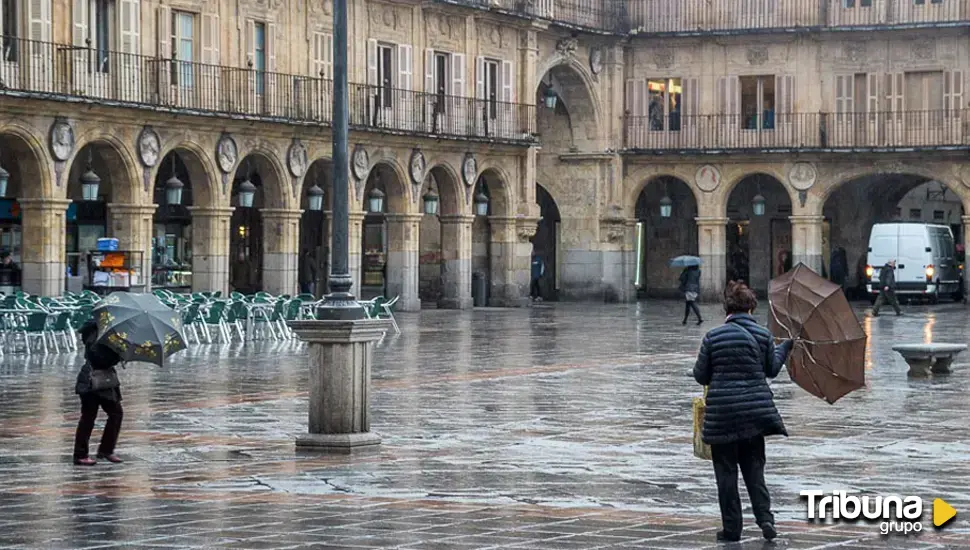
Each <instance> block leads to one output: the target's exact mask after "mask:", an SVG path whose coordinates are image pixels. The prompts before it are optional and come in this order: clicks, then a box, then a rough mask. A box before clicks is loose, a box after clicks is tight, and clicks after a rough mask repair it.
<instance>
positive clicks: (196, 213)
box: [189, 206, 233, 296]
mask: <svg viewBox="0 0 970 550" xmlns="http://www.w3.org/2000/svg"><path fill="white" fill-rule="evenodd" d="M232 211H233V209H232V208H206V207H201V206H190V207H189V212H191V213H192V291H193V292H216V291H219V292H222V294H223V295H224V296H227V295H228V294H229V231H230V229H229V228H230V222H231V220H232Z"/></svg>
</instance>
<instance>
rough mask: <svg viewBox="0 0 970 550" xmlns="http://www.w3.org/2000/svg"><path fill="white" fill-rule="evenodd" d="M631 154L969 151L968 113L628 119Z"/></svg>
mask: <svg viewBox="0 0 970 550" xmlns="http://www.w3.org/2000/svg"><path fill="white" fill-rule="evenodd" d="M624 134H625V135H624V140H625V141H624V146H625V148H626V150H628V151H632V152H655V153H662V152H701V153H718V152H724V151H739V150H749V151H759V150H782V151H783V150H820V151H825V150H846V149H865V150H883V149H889V150H904V149H956V148H959V149H964V148H970V110H961V109H957V110H934V111H898V112H872V113H790V114H788V113H777V114H776V113H770V112H769V113H765V114H763V115H762V116H751V117H741V116H738V115H698V116H680V115H677V114H671V115H668V116H666V117H660V118H658V117H649V116H642V117H639V116H638V117H633V116H628V117H626V120H625V125H624Z"/></svg>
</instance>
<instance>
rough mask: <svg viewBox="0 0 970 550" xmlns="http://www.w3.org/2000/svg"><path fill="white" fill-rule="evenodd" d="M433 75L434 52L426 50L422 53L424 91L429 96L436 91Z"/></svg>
mask: <svg viewBox="0 0 970 550" xmlns="http://www.w3.org/2000/svg"><path fill="white" fill-rule="evenodd" d="M434 73H435V67H434V50H432V49H427V50H425V51H424V91H425V92H426V93H429V94H433V93H435V92H437V91H438V90H437V89H436V88H435V78H434Z"/></svg>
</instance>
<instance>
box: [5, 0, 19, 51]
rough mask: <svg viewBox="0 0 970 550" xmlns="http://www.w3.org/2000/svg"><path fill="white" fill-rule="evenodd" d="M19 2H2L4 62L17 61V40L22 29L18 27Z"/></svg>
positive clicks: (11, 0) (15, 0)
mask: <svg viewBox="0 0 970 550" xmlns="http://www.w3.org/2000/svg"><path fill="white" fill-rule="evenodd" d="M18 1H19V0H0V19H2V20H3V21H2V24H3V60H4V61H17V38H19V36H20V32H18V31H19V30H20V29H19V26H18V25H17V17H18V16H19V15H20V14H19V13H18V12H17V2H18Z"/></svg>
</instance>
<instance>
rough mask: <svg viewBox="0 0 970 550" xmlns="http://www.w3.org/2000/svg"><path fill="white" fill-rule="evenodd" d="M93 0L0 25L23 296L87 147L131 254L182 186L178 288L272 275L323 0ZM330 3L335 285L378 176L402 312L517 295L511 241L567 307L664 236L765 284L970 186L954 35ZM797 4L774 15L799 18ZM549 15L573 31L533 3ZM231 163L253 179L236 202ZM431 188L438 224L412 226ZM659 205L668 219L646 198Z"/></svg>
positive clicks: (657, 266) (301, 229) (325, 20)
mask: <svg viewBox="0 0 970 550" xmlns="http://www.w3.org/2000/svg"><path fill="white" fill-rule="evenodd" d="M802 3H804V4H811V2H810V1H809V0H804V1H803V2H802ZM107 4H108V5H109V8H108V12H107V13H106V14H99V13H98V12H97V9H98V8H97V7H96V6H95V3H89V2H85V1H70V2H69V1H67V0H37V1H36V2H31V3H30V7H29V9H26V10H25V11H24V13H22V14H16V15H15V16H14V17H15V18H16V19H17V28H18V33H19V34H18V37H19V38H23V39H30V40H36V41H39V42H36V43H31V44H33V45H31V46H30V47H29V48H27V45H28V43H26V42H17V43H18V44H20V50H18V51H20V52H21V54H19V56H18V57H16V59H14V60H12V61H11V60H7V61H5V62H3V63H0V79H2V80H3V82H4V89H3V91H2V92H0V94H3V95H5V97H4V101H3V102H2V103H0V163H2V165H3V166H4V167H5V168H6V169H7V170H8V171H9V172H10V173H11V184H10V187H9V189H8V191H7V196H8V197H11V198H16V199H17V200H18V202H19V204H20V207H21V212H22V221H21V222H20V223H21V232H22V234H23V238H22V246H21V249H22V250H21V251H20V256H19V259H20V261H21V262H22V264H23V267H24V276H23V286H24V289H25V290H27V291H29V292H32V293H40V294H59V293H60V292H62V291H63V289H64V282H63V277H62V274H63V273H64V271H65V264H67V263H68V261H69V258H67V256H66V254H65V250H66V243H65V242H64V240H63V239H62V238H61V237H60V235H64V234H65V231H66V229H68V228H69V227H70V225H71V224H72V223H73V222H72V221H71V220H68V219H67V216H66V215H64V211H65V208H66V206H67V205H69V204H70V203H71V202H72V201H74V202H76V201H79V200H80V199H81V186H80V184H79V183H78V182H79V178H80V176H81V175H82V173H84V172H85V170H86V169H87V168H88V167H89V166H90V168H91V169H92V170H93V171H94V172H96V173H97V174H98V175H99V176H100V177H101V180H102V183H101V190H100V191H101V192H100V194H101V195H102V202H103V203H105V204H106V205H107V206H106V208H105V210H104V211H105V214H104V215H105V216H106V222H105V223H104V231H105V233H106V234H107V235H109V236H115V237H118V238H119V240H120V241H121V242H122V245H123V246H124V247H127V248H130V249H135V250H143V251H145V252H146V254H145V261H144V265H143V266H142V267H143V269H144V271H145V272H146V273H148V272H149V271H150V270H151V264H152V262H151V252H152V250H151V249H152V237H153V236H154V235H155V231H154V230H153V224H156V223H158V219H159V216H160V215H161V214H160V211H161V210H162V208H161V206H163V205H160V204H159V201H158V197H159V196H162V195H159V194H158V193H156V192H155V190H156V189H155V188H156V187H157V186H159V185H163V184H164V182H165V180H166V179H168V178H169V177H170V176H171V175H172V174H173V173H176V169H178V170H180V171H181V172H179V173H183V174H184V176H185V179H186V180H187V181H186V182H185V183H186V184H187V185H188V186H189V187H190V188H191V193H190V196H191V204H187V205H186V206H188V207H189V208H188V214H187V216H189V217H190V218H191V226H192V231H191V239H190V242H191V250H192V260H191V261H192V271H193V277H192V287H193V288H194V289H195V290H218V291H223V292H228V291H230V290H232V289H234V288H242V287H248V286H252V287H253V288H258V289H264V290H268V291H271V292H274V293H281V294H282V293H295V292H297V289H298V283H299V282H301V261H302V260H301V255H300V253H301V246H303V247H305V246H308V245H307V243H311V242H314V241H313V240H312V239H308V238H307V237H308V235H310V234H311V233H314V234H317V233H321V232H322V233H325V235H329V231H324V230H323V229H322V227H314V226H309V225H307V222H305V220H307V219H309V218H307V217H306V215H305V214H303V213H301V211H303V210H306V209H307V200H306V195H307V190H308V189H310V187H312V186H313V185H314V184H317V185H319V186H320V187H321V188H323V189H324V190H325V192H326V190H327V189H328V187H329V185H330V183H329V181H330V180H329V178H330V175H329V167H330V164H329V163H330V161H329V159H330V157H331V149H332V144H331V143H330V141H329V130H328V121H329V108H330V104H331V101H330V100H331V97H332V96H331V92H330V90H331V87H330V82H329V80H328V79H329V78H330V76H331V75H332V68H333V63H332V45H331V36H332V17H331V15H332V10H331V5H330V2H329V1H323V2H304V1H302V0H272V1H268V0H238V1H236V0H233V1H229V0H208V1H204V2H203V1H200V0H171V1H168V0H112V1H109V2H108V3H107ZM349 4H350V6H349V8H350V21H349V27H350V28H349V32H350V40H349V44H350V51H349V60H350V63H349V66H350V81H351V86H350V94H351V98H350V103H351V105H350V110H351V124H352V131H351V147H352V149H353V151H352V155H351V157H352V158H351V181H350V182H349V185H350V196H351V197H352V204H351V205H350V208H351V231H350V239H351V244H350V259H351V271H352V275H353V278H354V282H355V288H360V286H359V285H360V283H361V281H362V273H363V271H364V270H365V269H369V268H367V267H365V265H364V264H365V262H366V261H369V260H368V258H366V257H365V254H364V251H363V250H362V248H363V242H364V240H365V239H366V235H365V230H364V227H362V224H363V223H367V222H365V216H364V211H365V210H366V208H367V204H368V196H369V193H370V190H371V189H373V188H374V187H375V186H377V187H380V188H381V189H383V190H384V191H385V192H386V193H387V194H388V196H387V198H386V201H385V202H386V205H385V213H384V214H385V215H384V216H383V222H382V223H383V224H384V233H383V237H382V238H383V241H384V242H383V243H382V244H381V246H382V247H384V253H385V255H384V257H385V259H386V272H385V276H384V281H385V283H386V284H385V288H384V291H385V292H386V293H387V294H391V295H399V296H400V297H401V298H400V302H399V307H401V308H402V309H416V308H419V307H420V304H421V292H422V289H425V292H426V297H427V299H428V300H431V301H437V302H438V304H439V305H440V306H442V307H457V308H465V307H470V305H471V303H472V296H471V292H472V288H471V286H472V285H471V279H472V276H473V274H480V275H481V276H483V277H485V278H486V279H487V283H488V284H487V294H488V302H489V303H490V304H492V305H501V306H514V305H520V304H522V303H523V302H524V300H525V297H526V296H527V295H528V287H529V263H530V256H531V255H532V254H533V252H534V251H536V252H539V253H540V254H541V255H544V256H546V258H545V259H546V260H547V265H548V268H549V269H548V277H547V280H546V281H545V283H544V284H545V287H546V288H549V289H550V292H553V293H554V294H555V295H557V296H560V297H563V298H566V299H595V300H606V301H626V300H631V299H634V298H635V297H636V295H637V288H638V287H639V290H640V291H641V292H646V293H647V294H665V293H666V294H672V293H674V292H675V291H676V286H677V283H676V276H677V274H676V273H674V272H672V271H671V270H669V269H668V268H667V267H666V260H667V257H669V256H673V255H677V254H682V253H683V254H697V255H699V256H701V257H702V258H703V259H704V260H705V267H704V270H703V289H704V293H705V295H706V296H709V297H715V296H716V295H717V294H718V293H719V291H720V289H721V288H723V284H724V281H725V280H726V279H727V278H728V277H738V278H747V279H748V280H749V281H750V282H751V283H752V285H753V286H757V287H759V288H760V287H763V286H765V285H766V284H767V280H769V279H770V278H771V277H772V276H773V275H774V274H776V272H777V270H778V269H779V266H782V267H783V264H784V262H785V260H784V258H785V257H788V258H790V259H791V260H792V261H794V262H798V261H802V262H805V263H807V264H808V265H810V266H812V267H814V268H817V269H823V268H824V265H825V262H826V249H827V247H829V246H830V244H831V243H834V242H835V241H839V240H841V241H844V242H845V243H846V244H848V245H849V246H847V248H852V249H853V250H855V252H854V253H853V254H854V256H856V257H858V256H860V255H862V252H863V251H862V250H860V244H861V243H863V242H864V241H865V239H866V238H867V236H864V235H862V234H863V233H865V232H867V231H868V229H867V228H866V227H864V226H865V224H866V223H870V224H871V222H872V221H876V220H877V219H879V218H880V216H882V213H883V212H884V211H885V210H886V209H891V208H893V207H894V205H895V202H894V201H896V202H898V200H900V199H901V198H902V197H903V196H904V195H905V192H907V191H908V190H910V189H912V188H913V187H915V186H917V185H920V184H921V183H923V182H925V181H928V180H935V181H937V182H940V183H942V184H944V185H946V186H947V188H948V189H949V190H950V191H952V193H953V195H955V196H956V197H957V198H958V199H959V200H960V201H962V203H963V205H964V210H963V212H964V213H966V206H967V205H968V204H970V203H968V202H967V201H968V200H970V167H968V166H967V164H966V162H965V160H963V158H962V157H961V155H960V154H959V153H956V152H954V151H962V150H965V149H967V148H968V146H970V139H968V134H967V132H966V127H970V125H968V124H967V117H966V109H965V107H966V101H967V99H966V98H967V96H966V94H965V93H964V89H965V75H966V73H967V71H968V70H970V67H968V66H967V65H968V64H970V61H968V60H970V46H968V45H967V42H966V40H965V36H964V33H963V32H962V31H961V30H960V29H958V28H943V27H944V26H943V25H940V28H938V29H937V28H934V30H932V34H931V36H927V34H926V33H927V32H928V31H927V30H926V29H925V28H923V29H919V30H906V29H896V28H893V25H892V24H886V25H884V26H885V27H886V28H885V29H883V30H877V31H858V32H857V33H853V32H839V33H829V32H824V30H825V29H819V28H816V27H813V26H809V27H805V28H806V29H807V30H806V31H805V32H797V33H790V32H782V31H784V25H781V24H779V27H778V30H779V32H776V33H773V32H770V31H771V29H767V30H768V31H769V32H762V33H759V34H757V35H752V34H749V33H740V34H739V35H732V34H731V33H730V32H718V33H716V35H715V33H713V32H712V34H710V35H707V36H705V35H704V33H703V32H702V33H693V35H691V36H687V35H686V34H685V35H684V36H680V35H678V34H677V32H678V27H677V25H679V24H680V23H682V21H680V19H679V18H681V17H682V16H683V15H684V14H681V13H680V12H677V13H672V12H671V13H666V12H662V11H663V10H661V12H657V13H654V11H656V10H654V9H653V8H650V10H647V11H644V3H643V2H642V1H633V0H631V1H630V2H627V3H626V7H625V8H624V9H621V10H619V11H611V12H610V14H620V13H626V14H627V15H626V16H624V17H629V18H630V25H631V26H632V27H639V28H640V32H639V33H634V34H632V35H629V34H627V33H626V32H621V33H617V32H614V31H615V30H616V28H614V27H610V29H612V30H608V31H607V32H600V31H603V30H604V29H602V28H601V29H596V30H597V32H588V31H589V30H590V29H584V28H582V27H584V26H589V24H588V21H587V19H584V18H583V17H581V16H583V14H582V13H578V12H577V13H574V12H575V9H574V8H575V7H573V8H572V9H573V12H568V9H570V8H567V7H566V6H565V4H564V5H563V6H559V5H558V4H557V3H556V2H555V1H552V2H548V4H550V6H552V7H550V8H549V10H550V11H548V12H542V13H538V14H536V13H532V12H529V15H528V16H526V17H520V16H517V15H515V13H511V14H510V13H509V12H508V11H497V10H493V11H490V10H481V9H471V8H469V7H463V6H462V5H461V4H463V2H455V3H438V2H435V3H427V2H417V1H409V0H395V1H384V2H380V1H377V0H359V1H357V0H355V1H353V2H349ZM621 4H622V3H621V2H610V3H609V5H610V6H611V8H610V9H611V10H614V8H616V6H620V5H621ZM543 5H545V4H543ZM38 6H39V7H38ZM553 8H555V9H553ZM509 9H510V10H511V11H512V12H514V11H515V9H518V8H513V7H510V8H509ZM557 9H558V10H560V11H556V10H557ZM590 9H592V8H590ZM38 10H39V11H38ZM670 10H674V8H670ZM594 11H595V10H594ZM789 11H791V10H789ZM803 11H804V13H802V11H799V10H794V11H791V13H795V12H797V13H799V14H801V15H800V16H799V17H801V16H804V17H809V18H810V16H812V17H814V15H813V14H817V13H819V10H813V9H805V10H803ZM567 12H568V13H569V14H571V15H569V17H571V18H573V19H572V20H571V21H572V22H573V24H576V21H579V23H578V24H579V27H575V26H572V27H571V26H567V25H563V24H562V21H560V20H558V19H557V17H566V15H555V14H556V13H567ZM591 13H592V12H591ZM685 13H686V12H685ZM698 13H700V12H698ZM595 14H596V17H594V18H592V19H597V20H599V19H610V18H612V17H613V16H612V15H609V17H606V15H604V14H605V12H599V11H596V12H595ZM897 15H898V14H897ZM903 15H906V16H907V17H909V16H912V14H903ZM5 17H6V16H5ZM617 17H619V15H618V16H617ZM772 17H774V15H773V16H772ZM592 19H589V20H590V21H592ZM924 19H925V18H924ZM950 19H952V18H950ZM678 21H679V23H678ZM712 21H714V20H713V19H712ZM753 21H754V20H753ZM757 21H758V22H759V23H758V24H756V25H754V26H756V27H764V26H765V25H767V24H766V23H765V21H768V19H764V20H762V19H757ZM800 21H801V20H800V19H799V20H798V21H795V23H797V24H799V25H801V22H800ZM947 21H949V19H947ZM655 22H660V23H663V24H662V25H661V26H660V27H657V28H653V25H654V23H655ZM941 22H942V21H941ZM950 22H951V23H952V21H950ZM660 23H658V24H660ZM668 23H669V24H670V25H672V26H671V27H670V28H661V27H664V25H667V24H668ZM601 24H602V22H601ZM920 24H921V25H923V26H924V27H926V26H928V27H933V26H934V21H932V20H930V21H921V23H920ZM99 25H104V26H105V28H106V32H102V30H104V29H100V28H99ZM706 25H708V23H704V25H701V26H695V27H694V28H701V27H705V26H706ZM732 25H734V23H732ZM715 26H716V25H715ZM729 26H730V25H729ZM768 26H770V25H768ZM705 28H706V27H705ZM651 29H652V30H651ZM712 30H717V29H713V28H712ZM721 30H724V29H721ZM728 30H730V29H728ZM762 30H765V29H762ZM651 32H665V33H667V35H665V36H664V37H663V38H659V37H658V36H655V35H652V34H651ZM105 36H106V37H107V38H104V37H105ZM15 41H16V40H15ZM61 44H64V45H73V46H75V48H74V49H65V48H62V47H59V46H57V47H55V45H61ZM25 48H26V49H25ZM28 53H30V54H32V55H27V54H28ZM99 59H100V60H102V61H101V62H98V61H97V60H99ZM92 60H95V61H92ZM14 61H15V62H14ZM820 67H821V69H820ZM548 97H555V105H554V106H553V107H552V108H549V107H548V106H546V103H547V100H548ZM146 134H147V135H148V136H149V137H148V138H146V137H145V136H146ZM152 135H154V136H156V137H157V139H156V140H153V139H151V138H152ZM843 151H850V152H851V151H854V152H855V154H853V155H843V154H839V153H840V152H843ZM913 151H918V152H913ZM172 153H175V154H176V156H177V159H175V158H174V157H172V156H171V154H172ZM170 160H171V162H170ZM877 176H878V177H877ZM244 180H250V181H253V182H254V183H256V185H257V187H258V191H257V195H256V197H257V198H256V203H255V204H256V206H255V213H252V212H251V213H248V214H245V215H244V214H241V213H240V209H241V207H240V206H238V199H237V194H236V191H237V189H238V187H239V185H240V184H241V182H243V181H244ZM847 182H852V186H861V187H860V188H862V189H865V191H864V192H863V193H868V194H869V196H872V197H875V198H877V199H878V200H875V201H871V204H872V205H876V203H879V204H878V207H876V206H873V207H872V209H871V212H869V213H868V214H866V215H864V216H862V217H863V218H865V220H866V221H865V222H864V223H862V224H861V225H858V226H856V225H852V224H851V223H850V221H851V220H852V216H851V215H850V214H848V213H847V212H846V211H845V209H846V208H849V209H851V207H852V206H851V204H852V203H851V202H849V201H836V202H833V201H832V200H831V197H833V196H835V194H836V193H841V192H843V191H842V190H841V187H842V186H843V184H845V183H847ZM859 182H862V183H859ZM432 187H433V188H434V189H435V190H436V192H437V193H438V194H439V196H440V207H439V211H438V216H439V220H438V221H435V222H434V223H427V222H426V221H423V220H424V219H425V218H426V217H427V215H424V214H423V204H422V197H423V195H424V194H425V192H426V191H427V190H428V189H429V188H432ZM846 187H847V188H848V187H851V186H846ZM479 194H485V195H486V196H487V197H488V208H487V210H488V212H487V215H486V216H476V215H475V203H474V199H475V197H476V195H479ZM755 196H761V197H763V198H764V199H765V201H766V208H767V213H766V214H765V216H766V217H764V218H760V217H758V216H757V213H755V212H753V210H751V204H752V202H751V201H752V198H753V197H755ZM663 197H667V198H671V199H673V200H674V203H675V204H674V205H673V213H674V215H673V216H671V217H670V218H665V217H662V216H659V215H658V214H657V212H659V210H658V209H659V205H660V203H661V199H662V198H663ZM328 200H329V199H328ZM882 202H886V203H887V204H886V205H882ZM327 219H329V218H326V217H325V218H324V220H327ZM840 220H845V221H843V222H841V226H840ZM324 223H325V224H326V223H328V222H324ZM251 241H252V242H251ZM318 241H323V242H318V243H317V244H314V245H313V246H319V247H320V249H319V250H316V251H315V252H316V254H317V256H316V257H317V258H321V264H322V265H329V261H327V260H326V258H327V255H328V254H329V246H327V245H326V242H325V241H326V236H324V237H323V238H322V239H318ZM533 241H538V242H533ZM301 243H302V244H301ZM246 262H249V263H246ZM254 262H255V264H257V265H253V263H254ZM850 263H853V265H855V264H857V263H858V262H857V261H854V260H851V261H850ZM434 264H437V267H435V265H434ZM863 265H864V264H863ZM240 266H242V267H240ZM857 271H858V270H856V272H857ZM250 272H251V273H250ZM324 279H325V277H323V276H318V277H317V281H322V280H324ZM240 281H242V282H240ZM237 283H239V284H237ZM319 290H320V289H318V291H319Z"/></svg>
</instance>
